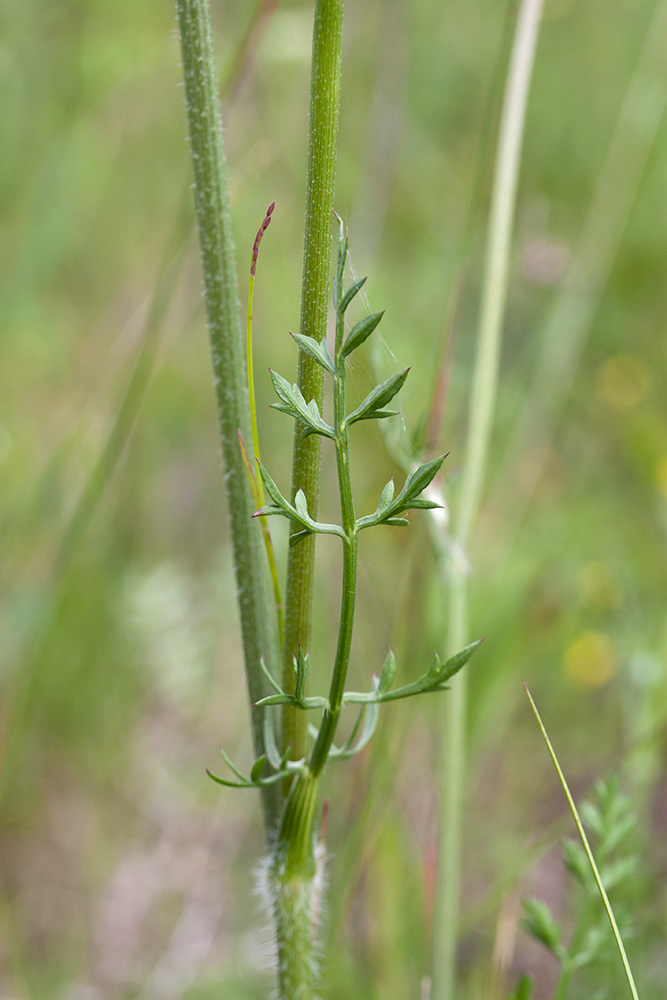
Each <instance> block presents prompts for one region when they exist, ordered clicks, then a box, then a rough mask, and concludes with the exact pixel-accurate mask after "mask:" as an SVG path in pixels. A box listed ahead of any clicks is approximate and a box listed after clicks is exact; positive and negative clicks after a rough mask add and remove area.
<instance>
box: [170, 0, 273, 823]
mask: <svg viewBox="0 0 667 1000" xmlns="http://www.w3.org/2000/svg"><path fill="white" fill-rule="evenodd" d="M177 8H178V22H179V30H180V37H181V51H182V56H183V75H184V80H185V103H186V109H187V117H188V126H189V135H190V149H191V154H192V162H193V167H194V175H195V185H194V188H195V208H196V214H197V225H198V229H199V243H200V249H201V261H202V269H203V272H204V292H205V300H206V316H207V321H208V331H209V340H210V347H211V359H212V363H213V377H214V386H215V395H216V400H217V406H218V422H219V426H220V437H221V440H222V453H223V459H224V465H225V483H226V487H227V497H228V503H229V516H230V520H231V537H232V545H233V553H234V567H235V573H236V586H237V594H238V602H239V611H240V616H241V631H242V636H243V652H244V658H245V671H246V679H247V684H248V692H249V696H250V701H251V704H254V703H255V702H256V701H258V700H259V699H260V698H261V697H262V696H263V694H264V693H265V690H264V676H263V673H262V670H261V666H260V659H261V658H262V657H263V658H264V660H265V662H266V665H267V667H268V668H269V669H275V666H277V664H278V662H279V660H280V650H279V643H278V632H277V625H276V614H275V607H274V606H273V602H272V600H271V597H270V580H269V574H268V568H267V563H266V556H265V553H264V550H263V546H262V538H261V529H260V527H259V525H258V524H257V523H255V521H253V520H252V519H251V515H252V513H253V508H254V504H253V502H252V496H251V493H250V488H249V485H248V481H247V477H246V473H245V469H244V465H243V457H242V454H241V450H240V448H239V442H238V432H239V431H240V432H241V434H242V436H243V439H244V441H245V442H246V445H247V447H248V448H250V447H251V444H250V442H251V429H250V411H249V405H248V390H247V376H246V364H245V358H244V349H243V348H244V345H243V329H242V323H241V314H240V307H239V298H238V290H237V277H236V261H235V253H234V242H233V238H232V223H231V213H230V208H229V195H228V190H227V176H226V166H225V155H224V148H223V141H222V123H221V120H220V111H219V103H218V83H217V77H216V70H215V59H214V54H213V44H212V38H211V23H210V12H209V7H208V2H207V0H177ZM250 460H251V462H252V456H250ZM262 724H263V711H262V710H261V709H253V710H252V728H253V741H254V746H255V753H256V754H257V755H258V756H259V755H260V754H261V753H263V749H264V739H263V730H262ZM279 797H280V793H279V790H278V788H277V787H276V786H275V785H270V786H266V787H265V788H264V789H263V790H262V801H263V807H264V817H265V823H266V827H267V830H270V829H272V828H273V827H274V826H275V820H276V818H277V814H278V810H279Z"/></svg>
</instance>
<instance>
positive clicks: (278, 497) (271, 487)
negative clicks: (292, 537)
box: [257, 459, 292, 514]
mask: <svg viewBox="0 0 667 1000" xmlns="http://www.w3.org/2000/svg"><path fill="white" fill-rule="evenodd" d="M257 466H258V468H259V474H260V476H261V477H262V482H263V483H264V486H265V487H266V492H267V493H268V494H269V496H270V497H271V499H272V500H273V502H274V504H275V505H276V507H279V508H280V509H281V510H283V511H285V512H287V513H289V514H291V513H292V505H291V503H290V502H289V501H288V500H286V499H285V497H284V496H283V495H282V493H281V492H280V490H279V489H278V487H277V485H276V483H275V482H274V480H273V479H272V478H271V476H270V475H269V473H268V472H267V470H266V467H265V466H264V465H262V463H261V462H260V461H259V459H257Z"/></svg>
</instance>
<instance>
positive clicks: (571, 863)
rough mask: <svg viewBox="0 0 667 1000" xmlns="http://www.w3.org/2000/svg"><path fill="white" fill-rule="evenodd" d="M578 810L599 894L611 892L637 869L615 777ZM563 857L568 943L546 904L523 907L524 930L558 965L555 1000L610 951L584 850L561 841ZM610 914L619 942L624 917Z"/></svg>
mask: <svg viewBox="0 0 667 1000" xmlns="http://www.w3.org/2000/svg"><path fill="white" fill-rule="evenodd" d="M580 811H581V816H582V818H583V819H584V822H585V823H586V825H587V826H588V829H589V832H590V836H591V838H592V841H593V846H594V849H595V852H594V853H595V856H596V861H597V865H598V869H599V872H600V877H601V880H602V883H603V885H604V886H605V889H606V890H607V891H608V892H611V891H612V890H614V889H618V888H619V887H621V886H623V885H624V884H627V883H628V882H630V881H631V880H632V879H633V878H634V877H635V876H636V874H637V870H638V867H639V859H638V856H637V854H636V853H635V852H634V850H633V846H632V843H630V844H628V843H627V841H629V840H630V841H631V839H632V835H633V834H634V833H635V832H636V830H637V816H636V815H635V813H634V812H633V811H632V809H631V807H630V803H629V800H628V798H627V796H626V795H624V794H623V793H622V792H621V790H620V782H619V779H618V776H617V775H611V776H610V777H609V778H607V779H606V780H605V781H599V782H598V783H597V784H596V785H595V788H594V789H593V794H592V797H591V798H590V799H587V800H586V801H585V802H583V803H582V805H581V810H580ZM563 858H564V861H565V866H566V868H567V870H568V871H569V872H570V874H571V875H572V876H573V878H574V880H575V882H576V883H577V885H578V887H579V893H578V899H577V904H576V916H575V919H574V923H573V928H572V931H571V933H570V935H569V941H568V940H567V938H566V936H565V935H564V932H563V928H562V926H561V925H560V924H559V923H558V922H557V921H556V920H555V919H554V917H553V914H552V912H551V909H550V908H549V906H548V905H547V903H545V902H543V901H541V900H538V899H526V900H524V902H523V906H524V919H523V925H524V927H525V929H526V930H527V931H528V933H529V934H530V935H531V936H532V937H534V938H535V939H536V940H537V941H539V942H540V943H541V944H543V945H544V946H545V947H546V948H547V949H548V950H549V951H550V952H551V953H552V954H553V955H554V957H555V958H556V959H557V960H558V962H559V964H560V977H559V980H558V984H557V987H556V991H555V993H554V997H555V998H557V1000H565V997H566V996H567V994H568V990H569V988H570V982H571V980H572V977H573V975H574V974H575V973H578V972H580V971H582V970H583V969H586V968H588V967H589V966H594V965H601V964H608V963H609V961H610V959H611V958H612V957H613V954H614V952H615V944H614V940H613V937H612V934H611V930H610V927H609V920H608V915H607V912H606V910H605V908H604V907H603V905H602V901H601V900H600V895H599V890H598V886H597V883H596V881H595V878H594V877H593V873H592V871H591V865H590V862H589V859H588V857H587V855H586V852H585V850H584V849H583V847H582V846H581V844H579V843H578V842H576V841H574V840H566V841H565V842H564V843H563ZM615 910H616V915H617V924H618V929H619V932H620V934H621V937H622V938H627V937H628V936H629V935H630V934H631V931H632V924H631V922H630V920H629V915H628V913H627V912H626V911H625V910H624V909H623V908H622V907H618V906H617V907H615Z"/></svg>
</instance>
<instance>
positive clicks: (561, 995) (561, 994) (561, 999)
mask: <svg viewBox="0 0 667 1000" xmlns="http://www.w3.org/2000/svg"><path fill="white" fill-rule="evenodd" d="M523 686H524V688H525V691H526V694H527V696H528V701H529V702H530V707H531V708H532V710H533V714H534V715H535V718H536V719H537V724H538V726H539V727H540V732H541V733H542V739H543V740H544V742H545V743H546V747H547V750H548V751H549V756H550V757H551V761H552V763H553V766H554V767H555V768H556V774H557V775H558V780H559V781H560V784H561V788H562V789H563V792H564V793H565V798H566V799H567V804H568V805H569V807H570V812H571V813H572V816H573V818H574V824H575V826H576V828H577V833H578V834H579V837H580V839H581V843H582V845H583V848H584V852H585V854H586V858H587V859H588V863H589V865H590V868H591V871H592V873H593V878H594V879H595V884H596V886H597V890H598V892H599V894H600V898H601V899H602V904H603V906H604V909H605V913H606V914H607V919H608V920H609V924H610V926H611V930H612V934H613V935H614V941H615V943H616V947H617V949H618V953H619V955H620V957H621V962H622V963H623V972H624V973H625V978H626V979H627V982H628V986H629V988H630V993H631V994H632V997H633V1000H639V996H638V994H637V987H636V985H635V980H634V976H633V974H632V969H631V968H630V962H629V961H628V955H627V952H626V950H625V945H624V944H623V938H622V937H621V932H620V931H619V929H618V924H617V923H616V917H615V916H614V911H613V909H612V906H611V903H610V902H609V896H608V895H607V890H606V889H605V887H604V883H603V881H602V876H601V875H600V871H599V869H598V866H597V863H596V861H595V857H594V856H593V851H592V850H591V845H590V843H589V842H588V837H587V836H586V831H585V830H584V826H583V823H582V822H581V817H580V815H579V810H578V809H577V807H576V805H575V801H574V798H573V797H572V792H571V791H570V786H569V785H568V783H567V780H566V778H565V775H564V774H563V770H562V768H561V766H560V762H559V760H558V757H557V756H556V751H555V750H554V748H553V746H552V743H551V740H550V739H549V734H548V733H547V730H546V727H545V725H544V723H543V722H542V716H541V715H540V713H539V711H538V709H537V705H536V704H535V702H534V700H533V696H532V694H531V693H530V691H529V690H528V685H527V684H526V683H525V682H524V685H523ZM568 985H569V980H567V981H566V982H565V985H564V986H563V987H562V988H559V990H558V1000H565V996H566V993H567V988H568Z"/></svg>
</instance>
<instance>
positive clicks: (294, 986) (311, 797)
mask: <svg viewBox="0 0 667 1000" xmlns="http://www.w3.org/2000/svg"><path fill="white" fill-rule="evenodd" d="M344 259H345V258H344V253H343V256H342V263H341V265H340V267H339V279H340V278H341V277H342V270H343V265H344ZM336 296H337V303H336V304H337V305H338V304H339V303H340V298H341V296H342V291H341V281H340V280H339V281H338V282H337V290H336ZM343 333H344V318H343V315H342V314H341V313H340V312H339V311H337V321H336V344H335V365H336V371H335V375H334V429H335V432H336V437H335V447H336V466H337V471H338V485H339V491H340V504H341V519H342V526H343V530H344V532H345V538H344V539H343V582H342V594H341V611H340V623H339V629H338V642H337V645H336V657H335V660H334V667H333V675H332V678H331V685H330V689H329V699H328V707H327V708H326V709H325V710H324V712H323V715H322V720H321V723H320V728H319V731H318V735H317V739H316V741H315V746H314V747H313V752H312V754H311V758H310V762H309V766H308V770H307V771H306V772H305V773H304V774H301V775H299V776H298V777H296V778H295V779H294V780H293V782H292V786H291V789H290V791H289V793H288V795H287V798H286V800H285V805H284V809H283V815H282V820H281V823H280V830H279V833H278V844H277V848H276V855H275V861H274V866H273V870H274V882H273V891H274V896H275V900H276V905H275V915H276V923H277V931H278V958H279V960H278V967H279V985H280V990H281V992H280V997H281V1000H291V998H293V997H302V998H303V1000H310V997H311V996H312V991H313V988H314V969H315V962H314V959H313V951H314V940H313V937H314V932H315V928H314V927H313V923H314V913H315V911H316V909H317V907H315V906H314V903H313V901H314V898H315V895H316V893H317V891H318V889H317V884H316V874H317V872H316V862H315V854H314V838H313V822H314V818H315V807H316V803H317V791H318V786H319V777H320V775H321V773H322V770H323V769H324V766H325V764H326V762H327V757H328V754H329V750H330V749H331V745H332V743H333V740H334V736H335V734H336V727H337V725H338V719H339V717H340V712H341V707H342V704H343V693H344V689H345V678H346V676H347V668H348V664H349V660H350V649H351V644H352V629H353V622H354V609H355V597H356V585H357V535H358V529H357V525H356V520H355V514H354V501H353V497H352V480H351V474H350V460H349V432H348V428H347V424H346V421H345V402H346V391H347V377H346V370H345V358H344V356H343V353H342V346H343ZM302 714H304V715H305V713H302Z"/></svg>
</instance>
